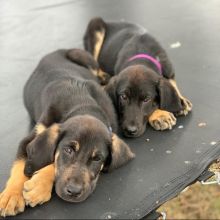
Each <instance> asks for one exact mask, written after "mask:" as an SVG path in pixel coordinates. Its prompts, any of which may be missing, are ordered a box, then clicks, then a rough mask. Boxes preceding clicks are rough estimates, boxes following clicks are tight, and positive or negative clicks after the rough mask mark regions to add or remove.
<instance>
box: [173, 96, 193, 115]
mask: <svg viewBox="0 0 220 220" xmlns="http://www.w3.org/2000/svg"><path fill="white" fill-rule="evenodd" d="M181 103H182V105H183V110H181V111H180V112H178V113H177V114H176V115H177V116H179V115H187V114H188V113H189V112H191V111H192V107H193V105H192V103H191V102H190V101H189V100H188V99H187V98H185V97H182V98H181Z"/></svg>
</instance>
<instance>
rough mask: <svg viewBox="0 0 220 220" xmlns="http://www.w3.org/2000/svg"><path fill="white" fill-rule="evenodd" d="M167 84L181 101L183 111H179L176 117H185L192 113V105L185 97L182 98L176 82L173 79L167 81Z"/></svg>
mask: <svg viewBox="0 0 220 220" xmlns="http://www.w3.org/2000/svg"><path fill="white" fill-rule="evenodd" d="M169 82H170V83H171V85H172V86H173V87H174V88H175V90H176V92H177V94H178V96H179V97H180V99H181V102H182V105H183V110H181V111H180V112H178V113H177V114H176V115H177V116H178V115H187V114H188V113H189V112H191V111H192V103H191V102H190V101H189V100H188V99H187V98H185V97H183V96H182V95H181V93H180V91H179V89H178V87H177V84H176V81H175V80H173V79H169Z"/></svg>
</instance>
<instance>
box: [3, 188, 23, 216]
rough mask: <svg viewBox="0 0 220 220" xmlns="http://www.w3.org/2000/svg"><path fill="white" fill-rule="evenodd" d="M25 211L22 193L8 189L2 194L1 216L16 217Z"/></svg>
mask: <svg viewBox="0 0 220 220" xmlns="http://www.w3.org/2000/svg"><path fill="white" fill-rule="evenodd" d="M24 209H25V201H24V198H23V195H22V192H20V191H19V190H16V189H14V188H13V189H12V188H6V189H5V190H4V191H3V192H2V193H1V194H0V216H2V217H6V216H14V215H16V214H18V213H20V212H23V211H24Z"/></svg>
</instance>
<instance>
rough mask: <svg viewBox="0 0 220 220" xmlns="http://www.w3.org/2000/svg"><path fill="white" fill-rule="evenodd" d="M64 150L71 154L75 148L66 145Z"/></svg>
mask: <svg viewBox="0 0 220 220" xmlns="http://www.w3.org/2000/svg"><path fill="white" fill-rule="evenodd" d="M64 151H65V152H66V153H67V154H69V155H71V154H72V153H73V148H72V147H69V146H68V147H65V148H64Z"/></svg>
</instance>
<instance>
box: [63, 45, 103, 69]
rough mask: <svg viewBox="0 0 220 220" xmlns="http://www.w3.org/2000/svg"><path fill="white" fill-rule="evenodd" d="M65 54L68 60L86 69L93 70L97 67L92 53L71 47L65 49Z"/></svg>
mask: <svg viewBox="0 0 220 220" xmlns="http://www.w3.org/2000/svg"><path fill="white" fill-rule="evenodd" d="M66 56H67V58H68V59H69V60H71V61H73V62H74V63H77V64H79V65H80V66H83V67H86V68H87V69H90V70H95V71H97V70H98V69H99V65H98V63H97V62H96V61H95V60H94V58H93V57H92V55H91V54H90V53H88V52H86V51H85V50H81V49H71V50H68V51H67V53H66Z"/></svg>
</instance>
